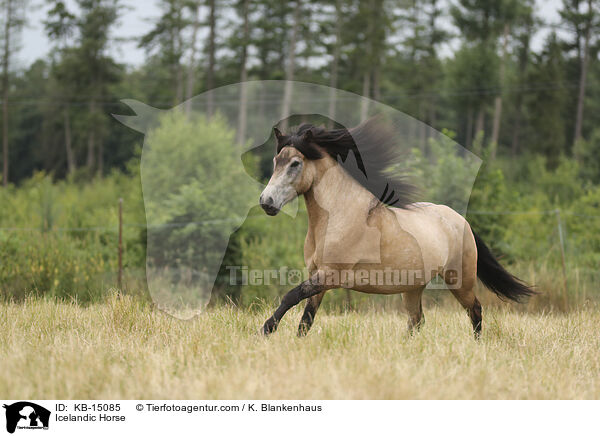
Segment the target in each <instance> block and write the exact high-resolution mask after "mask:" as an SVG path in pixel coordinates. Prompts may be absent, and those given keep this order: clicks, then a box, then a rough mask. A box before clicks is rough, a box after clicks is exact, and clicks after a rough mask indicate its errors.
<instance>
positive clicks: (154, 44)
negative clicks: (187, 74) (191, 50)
mask: <svg viewBox="0 0 600 436" xmlns="http://www.w3.org/2000/svg"><path fill="white" fill-rule="evenodd" d="M186 5H187V3H186V1H185V0H160V7H161V8H162V9H163V14H162V15H161V16H160V18H159V19H158V21H156V23H155V24H154V27H153V28H152V30H151V31H150V32H148V33H147V34H145V35H144V36H142V38H141V39H140V41H139V44H138V46H139V47H144V48H146V50H147V51H148V53H149V54H152V53H155V55H156V56H157V58H158V61H159V64H160V65H161V67H165V68H167V69H168V70H169V81H170V82H171V92H172V95H171V98H172V100H173V104H177V103H179V102H180V101H181V99H182V98H183V65H182V58H183V55H184V51H185V47H184V40H183V32H184V30H185V29H186V28H187V27H188V26H189V25H190V20H189V19H187V18H186V17H184V13H185V11H186V7H185V6H186Z"/></svg>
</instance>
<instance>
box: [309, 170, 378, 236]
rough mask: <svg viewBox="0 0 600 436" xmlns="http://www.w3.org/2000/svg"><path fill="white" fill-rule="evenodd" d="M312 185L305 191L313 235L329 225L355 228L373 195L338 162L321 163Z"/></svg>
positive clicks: (368, 207) (324, 229)
mask: <svg viewBox="0 0 600 436" xmlns="http://www.w3.org/2000/svg"><path fill="white" fill-rule="evenodd" d="M317 173H318V175H317V177H316V179H315V181H314V182H313V186H312V187H311V189H309V190H308V191H307V192H306V193H305V194H304V198H305V202H306V209H307V212H308V225H309V229H310V230H312V232H313V235H315V237H317V238H318V237H319V236H320V234H321V233H323V232H325V231H327V229H328V228H329V229H330V230H331V229H332V228H336V229H349V230H353V231H357V230H359V229H358V228H357V226H356V224H357V223H362V222H364V224H365V225H366V216H367V215H368V213H369V210H370V209H371V207H372V206H373V204H374V203H375V202H376V199H375V197H374V196H373V194H371V193H370V192H369V191H368V190H367V189H365V188H364V187H363V186H362V185H361V184H360V183H358V182H357V181H356V180H355V179H354V178H353V177H352V176H350V175H349V174H348V173H347V172H346V171H344V170H343V169H342V167H340V165H339V164H337V163H333V164H329V165H326V164H322V165H321V166H320V167H319V168H318V171H317Z"/></svg>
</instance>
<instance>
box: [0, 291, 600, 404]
mask: <svg viewBox="0 0 600 436" xmlns="http://www.w3.org/2000/svg"><path fill="white" fill-rule="evenodd" d="M271 309H272V308H269V309H265V310H264V311H260V312H259V313H257V312H256V311H255V312H250V311H247V310H241V309H236V308H232V307H221V308H218V309H213V310H211V311H209V312H208V313H206V314H204V315H203V316H201V317H199V318H198V319H196V320H194V321H190V322H189V321H180V320H177V319H173V318H171V317H169V316H167V315H164V314H163V313H161V312H159V311H156V310H153V309H152V308H151V307H150V306H148V305H146V304H143V303H139V302H137V301H136V300H134V299H132V298H127V297H122V298H117V297H112V298H110V299H109V300H108V301H107V302H106V303H105V304H95V305H91V306H87V307H81V306H78V305H76V304H59V303H55V302H51V301H45V300H28V301H26V302H25V303H19V304H6V303H3V304H1V305H0V362H1V369H2V370H1V371H0V397H2V398H32V399H35V398H38V399H42V398H63V399H117V398H128V399H133V398H173V399H237V398H261V399H291V398H304V399H371V398H379V399H405V398H427V399H433V398H463V399H471V398H478V399H486V398H489V399H492V398H493V399H498V398H515V399H525V398H548V399H553V398H595V399H598V398H600V376H599V375H600V335H598V325H600V311H598V310H597V308H588V309H583V310H580V311H574V312H571V313H569V314H558V313H557V314H553V313H546V314H527V313H516V312H513V311H510V310H505V309H498V308H489V309H487V310H485V308H484V310H485V311H484V330H483V336H482V338H481V340H480V341H479V342H476V341H474V340H473V338H472V335H471V327H470V325H469V321H468V319H467V316H466V314H464V313H463V312H462V311H460V310H459V309H458V308H456V309H447V308H442V307H437V308H436V307H433V308H428V309H427V310H426V312H425V316H426V323H425V326H424V327H423V329H422V331H421V332H420V333H419V334H417V335H415V336H412V337H410V336H408V335H407V334H406V331H405V324H406V317H405V315H404V314H401V313H396V312H393V311H389V310H388V311H376V310H371V311H367V312H365V313H361V312H351V313H347V314H331V313H330V314H327V313H324V312H321V313H319V314H318V315H317V319H316V323H315V327H314V328H313V330H312V331H311V332H310V333H309V336H308V337H306V338H302V339H299V338H297V337H296V336H295V332H296V326H297V322H298V319H299V316H300V309H296V310H294V311H292V312H291V313H289V314H288V316H286V318H285V319H284V321H283V322H282V324H281V326H280V328H279V331H278V332H277V333H276V334H274V335H273V336H272V337H270V338H268V339H265V338H263V337H261V336H260V335H259V334H258V333H257V332H258V329H259V327H260V326H261V325H262V323H263V321H264V320H265V319H266V317H267V316H268V315H269V314H270V310H271Z"/></svg>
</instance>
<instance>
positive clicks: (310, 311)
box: [298, 291, 325, 336]
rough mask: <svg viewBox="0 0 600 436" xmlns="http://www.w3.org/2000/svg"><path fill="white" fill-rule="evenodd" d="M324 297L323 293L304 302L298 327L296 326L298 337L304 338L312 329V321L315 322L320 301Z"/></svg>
mask: <svg viewBox="0 0 600 436" xmlns="http://www.w3.org/2000/svg"><path fill="white" fill-rule="evenodd" d="M324 295H325V291H323V292H321V293H319V294H317V295H314V296H312V297H310V298H309V299H308V301H307V302H306V307H305V308H304V314H303V315H302V319H301V320H300V325H299V326H298V336H306V334H307V333H308V331H309V330H310V328H311V327H312V324H313V321H314V320H315V315H316V314H317V310H318V309H319V306H320V305H321V301H322V300H323V296H324Z"/></svg>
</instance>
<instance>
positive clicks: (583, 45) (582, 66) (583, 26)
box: [560, 0, 599, 143]
mask: <svg viewBox="0 0 600 436" xmlns="http://www.w3.org/2000/svg"><path fill="white" fill-rule="evenodd" d="M582 3H583V2H582V1H581V0H564V1H563V9H562V10H561V11H560V15H561V18H562V19H563V21H564V22H565V24H567V26H569V27H570V28H571V31H572V32H573V34H574V37H575V40H574V41H573V42H571V43H570V44H569V45H568V46H570V47H571V48H575V49H576V52H577V59H578V67H579V86H578V93H577V104H576V110H575V129H574V134H573V142H574V143H576V142H577V141H579V140H580V139H581V137H582V128H583V111H584V104H585V101H584V100H585V91H586V86H587V74H588V69H589V61H590V46H591V45H592V44H593V40H595V39H596V30H597V29H598V25H599V16H598V15H599V14H598V11H597V7H598V1H597V0H586V1H585V4H586V7H585V10H583V11H582V7H581V6H582Z"/></svg>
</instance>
